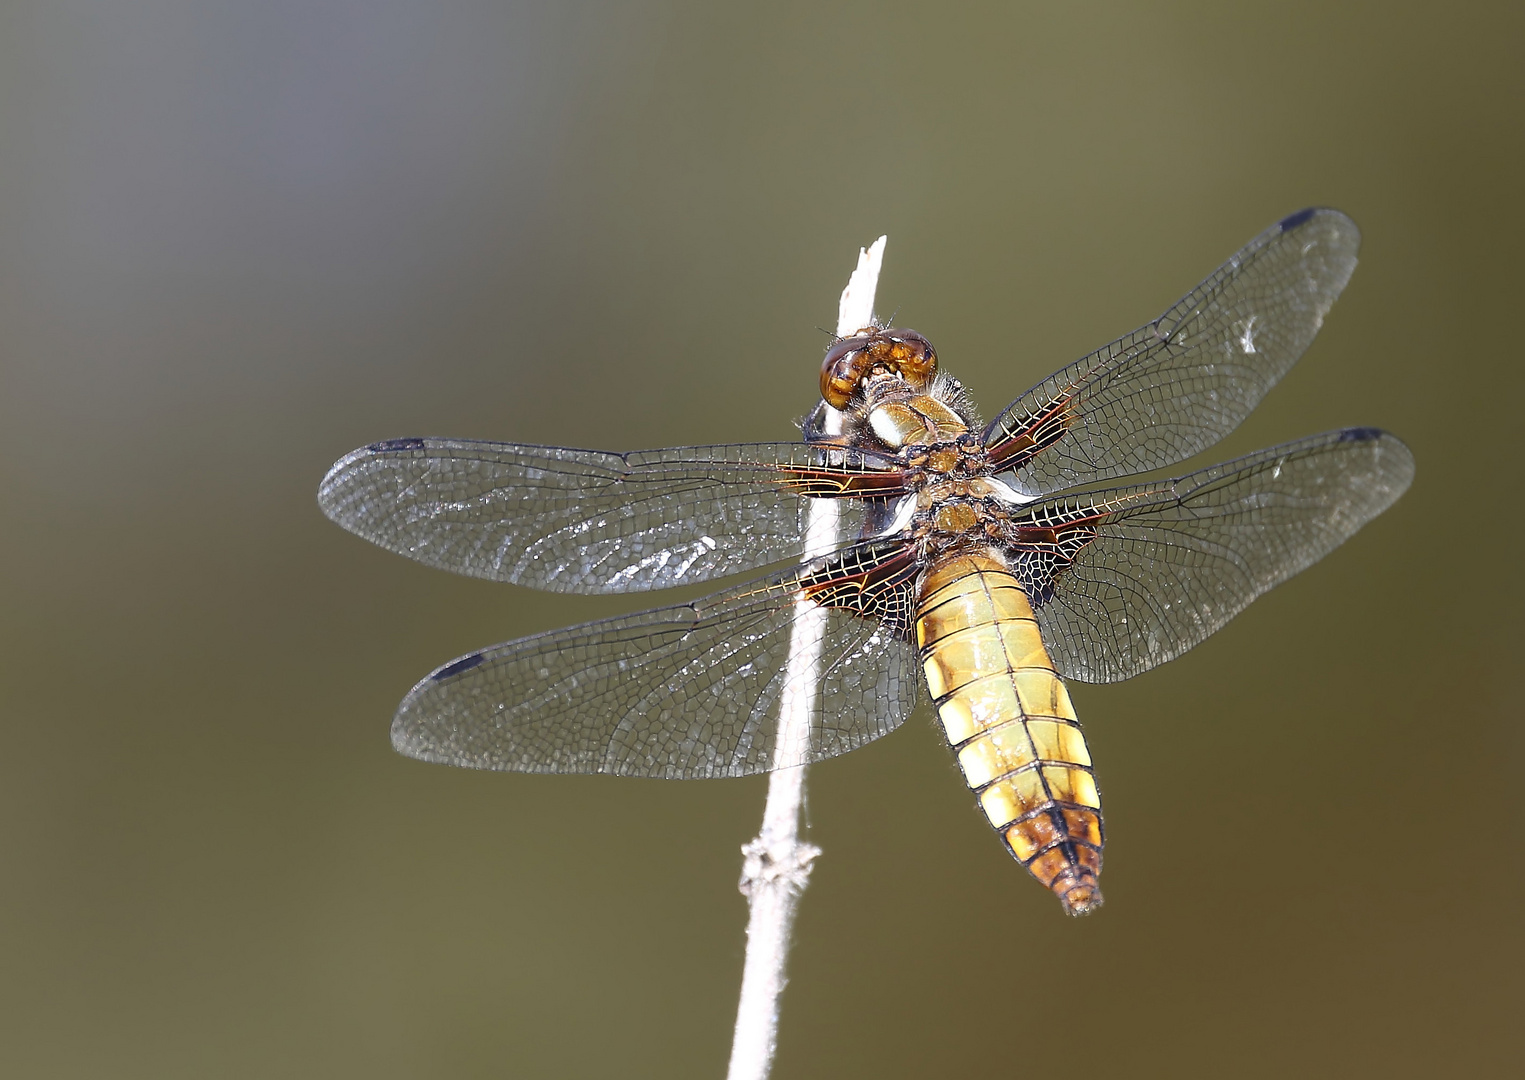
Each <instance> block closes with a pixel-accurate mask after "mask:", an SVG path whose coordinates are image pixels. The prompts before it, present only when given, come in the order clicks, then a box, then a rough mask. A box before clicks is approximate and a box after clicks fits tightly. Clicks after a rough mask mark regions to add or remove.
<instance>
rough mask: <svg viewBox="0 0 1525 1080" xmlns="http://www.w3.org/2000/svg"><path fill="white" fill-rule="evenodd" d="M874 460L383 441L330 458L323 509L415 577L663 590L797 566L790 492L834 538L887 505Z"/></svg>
mask: <svg viewBox="0 0 1525 1080" xmlns="http://www.w3.org/2000/svg"><path fill="white" fill-rule="evenodd" d="M899 476H900V474H899V473H898V471H895V468H894V463H893V462H892V461H891V460H890V459H888V458H880V457H877V456H875V455H872V454H863V453H860V452H858V451H850V450H842V449H840V448H835V449H834V448H819V447H811V446H807V445H805V444H803V443H759V444H752V445H735V446H695V447H679V448H675V449H670V450H652V451H645V452H639V453H629V454H614V453H605V452H603V451H598V450H571V449H566V448H562V447H552V446H526V445H519V444H514V443H497V442H477V441H471V440H465V439H394V440H392V441H390V442H383V443H376V444H374V445H372V446H367V447H363V448H361V449H359V450H356V451H354V452H353V453H351V454H348V455H346V456H345V457H344V458H342V459H340V460H339V461H338V462H337V463H336V464H335V465H334V467H333V468H332V469H331V470H329V473H328V475H327V476H326V477H324V479H323V483H322V485H321V486H320V487H319V489H318V502H319V505H321V506H322V508H323V511H324V513H326V514H327V515H328V516H329V517H330V518H332V519H333V520H334V521H336V522H337V523H338V524H340V525H342V526H344V528H346V529H348V530H350V531H351V532H353V533H356V534H357V535H359V536H362V537H364V538H365V539H367V540H370V541H371V542H373V543H375V544H378V545H380V546H381V547H384V548H386V549H387V550H388V551H394V552H397V553H398V554H401V555H406V556H408V557H409V558H412V559H416V560H418V561H419V562H421V563H424V564H425V565H428V566H433V567H437V568H439V569H442V570H451V571H454V572H456V573H460V574H469V575H471V576H473V577H482V578H490V579H492V580H495V581H512V582H516V583H518V584H520V585H529V586H532V587H534V588H539V589H548V590H551V591H553V592H578V593H623V592H640V591H644V590H647V589H662V588H667V587H669V586H673V585H681V584H690V583H693V582H698V581H707V580H710V579H712V578H717V577H724V576H726V575H728V574H734V573H739V572H741V571H745V570H755V569H757V568H759V567H763V566H767V565H769V564H772V563H777V562H783V561H785V560H789V559H793V558H798V557H799V555H800V554H801V548H802V546H803V545H802V539H803V537H804V531H805V530H804V517H803V515H804V510H805V507H806V506H807V504H808V501H809V500H807V499H805V498H802V497H801V495H802V494H816V495H828V496H830V495H859V496H875V498H839V499H838V500H837V501H838V504H839V509H840V511H841V512H840V513H839V515H838V526H837V529H838V543H846V542H850V541H852V540H855V539H857V537H858V535H859V532H860V529H861V527H862V525H863V522H864V520H865V516H866V514H867V513H870V512H872V508H873V506H874V504H875V503H879V504H882V503H883V501H884V500H885V499H887V498H890V497H893V496H895V495H898V494H900V489H899V487H898V485H899Z"/></svg>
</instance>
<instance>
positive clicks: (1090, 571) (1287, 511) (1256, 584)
mask: <svg viewBox="0 0 1525 1080" xmlns="http://www.w3.org/2000/svg"><path fill="white" fill-rule="evenodd" d="M1413 475H1414V459H1413V456H1412V455H1411V454H1410V453H1409V450H1408V447H1406V446H1404V445H1403V443H1402V442H1400V441H1399V440H1398V439H1397V438H1396V437H1395V436H1393V435H1389V434H1387V433H1386V432H1382V431H1378V430H1376V429H1375V428H1349V429H1346V430H1344V431H1336V432H1330V433H1328V434H1326V435H1316V436H1313V437H1311V438H1308V439H1303V440H1300V441H1298V442H1292V443H1287V444H1285V445H1283V446H1278V447H1273V448H1272V449H1270V450H1262V451H1260V452H1259V453H1255V454H1251V455H1249V456H1247V457H1243V458H1240V459H1238V460H1237V461H1231V462H1228V463H1226V464H1223V465H1217V466H1214V467H1212V468H1210V469H1203V470H1202V471H1200V472H1195V473H1192V474H1190V475H1189V476H1185V477H1182V478H1180V479H1178V480H1174V481H1162V482H1161V483H1159V484H1148V485H1140V486H1137V487H1130V488H1119V489H1116V490H1112V491H1104V492H1098V493H1094V494H1088V495H1080V496H1072V497H1069V498H1061V499H1053V500H1048V501H1046V502H1044V503H1039V504H1035V505H1034V506H1033V507H1031V508H1030V510H1029V511H1028V514H1029V515H1030V517H1029V520H1030V521H1032V522H1034V523H1039V522H1041V523H1042V524H1043V525H1045V526H1046V527H1048V528H1050V529H1052V532H1053V535H1052V536H1051V537H1048V538H1049V539H1053V540H1055V541H1056V542H1057V543H1058V545H1059V546H1060V547H1061V548H1062V547H1063V544H1064V541H1065V538H1066V537H1067V536H1068V537H1069V538H1070V539H1071V541H1072V542H1073V543H1074V544H1075V545H1076V546H1078V552H1076V553H1075V554H1074V555H1073V562H1071V563H1070V564H1069V565H1067V566H1066V565H1064V564H1063V561H1062V560H1058V561H1056V559H1055V556H1054V555H1053V553H1052V551H1050V550H1047V549H1046V548H1047V545H1041V544H1033V545H1027V546H1025V547H1024V546H1019V547H1018V548H1016V549H1013V550H1011V551H1010V552H1009V555H1010V557H1011V559H1012V560H1013V563H1014V566H1015V568H1016V570H1017V573H1018V576H1019V577H1021V578H1022V579H1023V580H1024V584H1025V585H1026V587H1027V588H1028V590H1029V593H1030V595H1032V596H1033V597H1034V599H1035V601H1037V605H1036V607H1037V616H1038V623H1039V626H1040V628H1041V630H1042V633H1043V639H1044V641H1045V643H1046V644H1047V645H1048V649H1049V655H1050V656H1051V657H1052V658H1053V660H1054V665H1055V668H1056V669H1057V670H1058V671H1059V673H1060V674H1061V675H1064V676H1065V677H1066V678H1072V679H1079V680H1082V681H1085V682H1115V681H1117V680H1120V679H1127V678H1131V677H1132V676H1134V675H1137V674H1139V673H1140V672H1143V671H1147V670H1149V669H1150V668H1152V667H1154V666H1155V665H1157V664H1163V663H1164V662H1165V661H1167V660H1171V659H1173V658H1175V657H1177V656H1179V655H1181V654H1182V653H1183V652H1185V651H1186V650H1187V649H1190V648H1191V647H1192V646H1194V645H1196V644H1198V643H1199V642H1201V641H1202V640H1203V639H1205V638H1206V637H1207V636H1208V635H1210V634H1212V633H1213V632H1215V631H1216V630H1217V629H1218V628H1219V627H1221V626H1223V624H1224V623H1226V622H1228V621H1229V620H1230V619H1231V618H1233V617H1234V616H1235V615H1237V614H1238V613H1239V612H1240V611H1243V610H1244V608H1245V607H1247V606H1248V605H1249V603H1250V602H1251V601H1252V600H1254V599H1255V598H1256V597H1257V596H1259V595H1260V594H1262V593H1264V592H1265V591H1266V590H1268V589H1270V588H1272V587H1273V586H1275V585H1278V584H1280V583H1281V582H1283V581H1285V580H1286V579H1287V578H1289V577H1291V576H1292V575H1293V574H1296V573H1297V572H1298V571H1300V570H1303V569H1305V568H1306V567H1308V566H1311V565H1312V564H1313V563H1315V562H1317V561H1318V560H1319V559H1321V558H1323V557H1324V556H1325V555H1326V554H1328V553H1329V552H1330V551H1332V550H1333V549H1334V548H1336V547H1338V546H1339V545H1340V544H1341V543H1343V542H1344V541H1345V540H1346V539H1348V538H1349V537H1350V536H1352V535H1353V534H1354V533H1355V532H1356V530H1358V529H1359V528H1360V527H1361V526H1362V525H1364V524H1366V522H1368V521H1370V520H1371V519H1372V518H1374V517H1376V516H1377V515H1378V514H1380V513H1381V512H1382V511H1383V510H1385V509H1387V508H1388V507H1389V506H1391V505H1392V503H1393V502H1394V500H1396V499H1397V498H1398V496H1400V495H1402V494H1403V492H1404V491H1405V490H1406V489H1407V488H1408V486H1409V482H1410V480H1412V479H1413ZM1065 523H1068V524H1065ZM1028 535H1029V536H1037V535H1038V534H1036V533H1033V532H1031V531H1030V532H1029V534H1028ZM1088 538H1089V539H1088Z"/></svg>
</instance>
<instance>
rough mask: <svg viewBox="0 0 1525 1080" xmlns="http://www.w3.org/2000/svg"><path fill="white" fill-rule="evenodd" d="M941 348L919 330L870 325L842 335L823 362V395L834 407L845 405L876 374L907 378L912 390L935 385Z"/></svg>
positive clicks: (905, 379) (906, 380)
mask: <svg viewBox="0 0 1525 1080" xmlns="http://www.w3.org/2000/svg"><path fill="white" fill-rule="evenodd" d="M936 374H937V350H935V349H933V348H932V343H931V342H930V341H928V340H927V339H926V338H924V337H922V336H921V335H920V334H918V333H917V332H916V331H915V330H894V329H877V328H870V329H868V330H866V331H864V332H860V333H859V334H856V335H854V336H853V337H847V338H842V339H841V340H840V341H838V342H837V343H836V344H834V345H833V346H832V347H831V348H830V349H828V350H827V351H826V358H825V359H824V360H822V361H821V397H822V398H824V399H825V400H826V403H827V404H828V405H830V406H831V407H832V408H834V409H840V408H842V407H843V406H845V405H846V404H847V402H848V399H849V398H851V397H852V396H853V395H854V394H855V393H857V392H858V388H859V387H860V386H861V385H862V384H863V383H864V382H865V381H866V380H868V379H870V378H872V377H873V376H875V375H893V376H896V377H898V378H900V379H903V380H904V381H905V382H906V384H907V385H908V386H910V388H911V389H912V390H916V391H922V390H925V389H927V387H929V386H931V385H932V379H933V377H934V376H935V375H936Z"/></svg>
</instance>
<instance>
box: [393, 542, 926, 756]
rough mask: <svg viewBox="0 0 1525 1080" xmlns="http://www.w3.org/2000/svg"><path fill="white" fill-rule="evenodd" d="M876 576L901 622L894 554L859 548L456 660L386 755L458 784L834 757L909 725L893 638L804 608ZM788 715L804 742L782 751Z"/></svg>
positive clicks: (905, 565) (403, 710)
mask: <svg viewBox="0 0 1525 1080" xmlns="http://www.w3.org/2000/svg"><path fill="white" fill-rule="evenodd" d="M845 564H855V565H853V566H847V565H845ZM875 567H880V568H883V570H884V573H882V574H880V575H879V576H880V578H881V582H880V584H881V586H883V588H882V590H881V591H882V592H883V593H884V595H883V596H882V597H881V601H882V604H883V608H882V614H884V615H885V616H886V617H887V618H890V619H891V621H895V622H902V623H903V622H906V621H908V619H909V605H910V603H911V602H912V600H913V597H911V596H910V595H908V590H909V589H910V587H911V584H910V581H909V580H908V577H907V573H908V571H909V570H910V566H909V560H908V557H907V555H906V553H905V552H903V551H901V552H896V551H895V550H894V549H893V546H891V545H864V546H861V547H860V548H855V549H849V550H848V551H847V552H844V553H841V554H839V555H838V556H836V557H835V559H834V560H831V561H828V562H817V563H814V564H811V565H810V566H807V567H798V568H795V569H794V570H791V571H790V572H788V573H787V574H775V575H773V576H772V577H769V578H766V579H763V580H761V581H757V582H753V583H750V584H747V585H742V586H739V587H736V588H732V589H728V590H726V591H724V592H719V593H716V594H714V595H713V596H709V597H706V598H704V599H702V600H699V601H696V602H694V603H692V604H679V605H677V606H674V607H666V608H658V609H657V610H655V611H646V612H641V613H640V614H637V615H626V616H621V617H619V618H614V619H605V620H602V621H600V622H594V623H587V624H584V625H582V626H575V627H571V628H570V629H566V630H558V631H555V632H553V633H548V634H539V635H536V636H534V637H528V638H522V639H520V640H518V641H510V642H507V643H506V644H503V645H495V646H493V647H492V648H490V649H484V650H482V651H481V652H478V653H472V654H471V655H469V656H465V657H462V658H461V659H459V660H456V661H454V662H453V663H450V664H446V665H445V666H444V667H442V668H440V669H439V670H438V671H435V672H434V673H433V674H432V675H430V676H429V677H428V678H426V679H424V680H423V681H422V682H420V683H419V684H418V685H417V686H415V687H414V688H413V690H412V692H411V693H409V694H408V696H407V698H405V699H404V701H403V703H402V706H401V707H400V708H399V709H398V711H397V717H396V719H395V720H394V721H393V723H392V744H393V746H395V747H396V748H397V749H398V750H399V751H400V752H402V753H404V754H407V755H409V756H411V757H416V758H420V759H422V760H424V761H435V762H443V763H445V764H450V765H461V766H466V767H468V768H476V769H499V770H508V771H514V772H549V773H614V774H618V775H622V776H654V777H663V778H668V779H688V778H699V777H720V776H745V775H748V774H751V773H758V772H767V771H769V770H771V769H775V768H784V767H787V766H791V765H803V764H806V763H808V762H812V761H820V760H821V759H823V758H828V757H833V756H835V755H837V754H842V753H845V752H847V751H848V750H852V749H854V748H856V747H858V746H862V745H863V744H864V743H866V742H869V741H871V740H873V739H877V738H878V737H879V736H881V735H884V734H886V733H888V732H889V731H892V730H893V729H894V728H896V727H898V726H899V725H900V723H901V721H903V720H904V719H905V717H906V715H907V714H908V713H909V712H910V711H911V709H912V707H913V706H914V705H915V703H916V687H917V680H918V679H919V678H920V675H919V673H918V670H917V666H916V655H915V650H914V649H913V647H912V646H911V645H910V643H909V641H908V639H907V637H906V636H905V634H904V633H903V632H897V631H896V630H894V629H893V628H892V627H891V626H890V625H887V624H885V623H881V622H880V621H878V620H877V619H874V618H866V617H864V616H862V615H859V614H854V613H853V612H850V611H848V610H844V609H840V608H838V609H829V608H825V607H819V606H817V605H816V604H815V603H814V602H813V601H811V600H809V599H806V597H807V595H820V592H819V590H821V589H823V588H824V589H827V590H829V589H830V588H831V587H832V585H833V583H834V582H836V583H838V584H839V585H841V587H842V588H843V589H844V590H846V591H855V582H856V583H857V584H861V583H863V582H866V581H870V580H871V579H873V578H874V576H875V575H874V572H873V570H874V568H875ZM891 572H893V575H894V577H895V580H894V581H893V582H891V583H889V584H885V582H884V581H883V580H882V579H883V578H884V577H885V574H889V573H891ZM911 576H914V574H913V573H912V574H911ZM812 633H818V634H820V641H821V645H820V647H819V648H820V651H819V653H813V652H812V651H811V644H810V642H811V634H812ZM812 656H818V657H819V659H818V661H817V662H812V661H811V659H810V658H811V657H812ZM791 700H792V701H796V702H797V703H798V704H797V705H796V706H794V707H795V708H801V709H803V710H804V715H805V716H806V717H807V719H808V724H807V727H806V728H805V729H802V730H808V739H806V738H801V737H799V735H798V734H796V735H795V736H794V737H792V738H791V737H787V736H786V737H784V738H781V737H780V724H779V722H780V714H781V708H782V707H783V705H784V703H785V702H786V701H791Z"/></svg>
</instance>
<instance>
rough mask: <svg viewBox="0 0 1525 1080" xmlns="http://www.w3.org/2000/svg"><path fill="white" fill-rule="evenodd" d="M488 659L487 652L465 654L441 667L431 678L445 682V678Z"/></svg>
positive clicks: (431, 679) (433, 680) (467, 669)
mask: <svg viewBox="0 0 1525 1080" xmlns="http://www.w3.org/2000/svg"><path fill="white" fill-rule="evenodd" d="M486 659H487V654H486V653H479V652H475V653H471V654H470V655H469V656H463V657H461V658H460V659H459V660H452V661H450V663H448V664H446V665H445V666H444V667H442V668H440V669H439V670H438V671H436V672H435V673H434V674H433V675H430V676H429V679H430V681H431V682H443V681H444V680H445V679H448V678H450V677H452V676H454V675H459V674H460V673H461V672H463V671H470V670H471V669H472V668H474V667H476V666H477V665H478V664H480V663H481V662H482V661H484V660H486Z"/></svg>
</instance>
